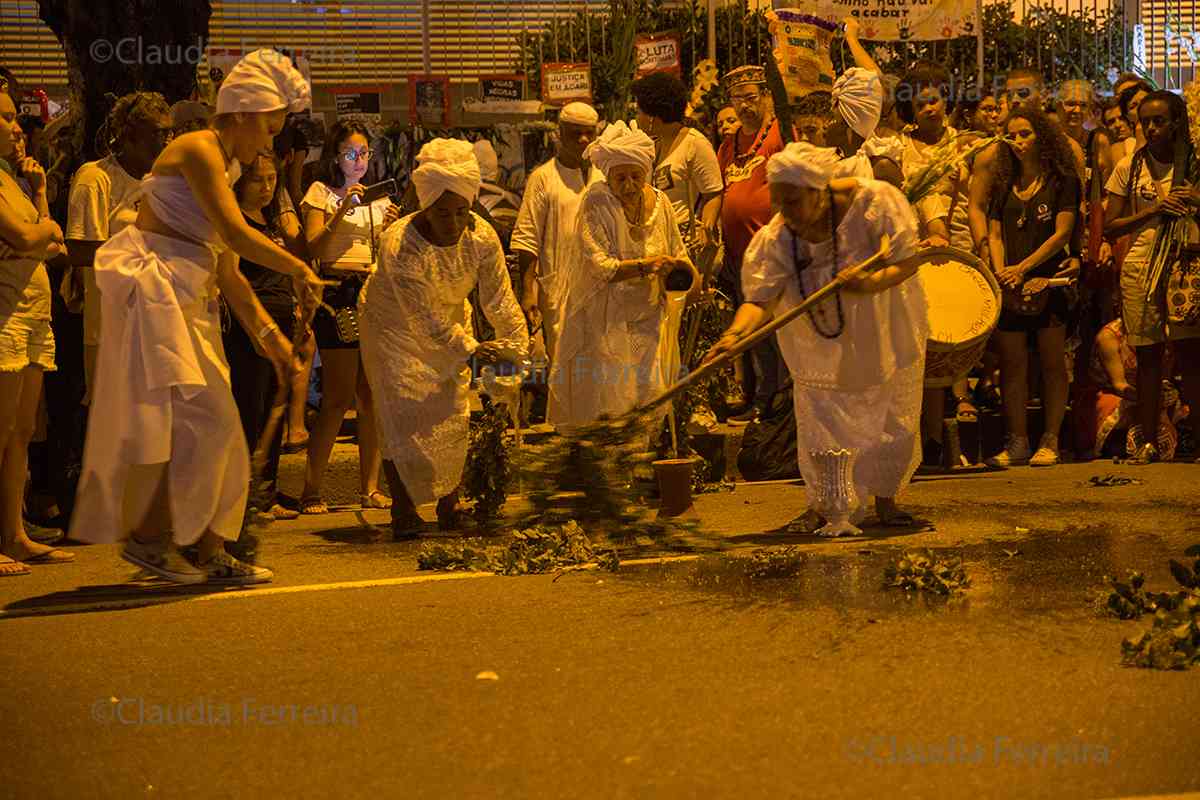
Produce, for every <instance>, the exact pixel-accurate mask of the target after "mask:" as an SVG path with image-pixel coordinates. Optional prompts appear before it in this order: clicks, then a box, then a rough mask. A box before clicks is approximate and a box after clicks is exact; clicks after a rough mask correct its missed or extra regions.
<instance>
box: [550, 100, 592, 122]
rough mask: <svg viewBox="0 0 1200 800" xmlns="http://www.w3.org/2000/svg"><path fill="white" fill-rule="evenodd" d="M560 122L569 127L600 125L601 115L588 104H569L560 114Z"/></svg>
mask: <svg viewBox="0 0 1200 800" xmlns="http://www.w3.org/2000/svg"><path fill="white" fill-rule="evenodd" d="M558 121H559V122H566V123H567V124H569V125H598V124H600V115H599V114H597V113H596V109H594V108H592V107H591V106H589V105H588V104H587V103H568V104H567V105H565V106H563V110H562V111H560V112H558Z"/></svg>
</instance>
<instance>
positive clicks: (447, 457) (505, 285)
mask: <svg viewBox="0 0 1200 800" xmlns="http://www.w3.org/2000/svg"><path fill="white" fill-rule="evenodd" d="M417 161H418V162H419V164H420V166H418V167H417V168H416V169H415V170H414V171H413V173H412V182H413V185H414V187H415V188H416V193H417V199H418V201H419V202H420V205H421V210H420V211H418V212H417V213H415V214H411V215H409V216H407V217H404V218H403V219H401V220H400V221H398V222H397V223H396V224H394V225H392V226H391V227H390V228H388V230H387V232H386V233H384V235H383V240H382V242H381V243H380V260H379V269H378V271H377V272H375V273H374V274H373V275H372V276H371V277H370V278H369V279H368V280H367V284H366V286H365V287H364V288H363V292H362V300H361V301H360V309H361V312H362V319H361V328H360V335H361V346H362V356H363V366H364V368H365V369H366V372H367V378H368V379H369V380H370V382H371V389H372V391H373V393H374V397H375V400H376V414H377V418H378V423H379V432H380V446H381V449H382V451H383V457H384V462H383V473H384V476H385V477H386V478H387V481H388V487H389V488H390V489H391V492H392V499H393V503H392V533H393V536H394V537H395V538H397V539H406V538H412V537H413V536H415V535H416V534H417V533H418V532H419V531H420V530H421V529H422V527H423V525H424V523H423V521H422V519H421V517H420V515H419V514H418V513H417V505H418V504H421V503H426V502H430V501H432V500H434V499H437V500H438V504H437V516H438V525H439V527H441V528H442V529H443V530H453V529H454V528H457V527H458V526H459V520H458V513H457V509H456V506H457V504H458V486H459V483H460V482H461V480H462V471H463V465H464V463H465V461H466V456H467V430H468V429H467V422H468V418H469V408H468V404H467V400H468V394H467V391H468V388H469V386H470V383H471V370H470V369H469V368H468V366H467V362H468V361H469V360H474V361H476V362H477V363H483V364H493V363H496V362H499V361H508V362H515V361H519V360H521V359H522V358H523V357H524V353H525V351H526V349H527V348H528V346H529V336H528V334H527V333H526V330H525V318H524V316H522V314H521V307H520V305H519V304H518V303H517V299H516V296H515V295H514V294H513V290H512V285H511V284H510V283H509V278H508V270H507V269H506V268H505V264H504V251H503V250H502V249H501V247H500V239H499V237H497V235H496V232H495V231H494V230H493V229H492V227H491V226H490V225H488V224H487V223H486V222H484V221H483V219H482V218H481V217H480V216H478V215H477V214H475V213H473V212H472V211H471V206H472V204H473V203H474V202H475V198H476V195H477V194H478V193H479V184H480V173H479V164H478V162H477V161H476V160H475V154H474V151H473V149H472V147H471V144H470V143H469V142H465V141H461V140H458V139H434V140H433V141H431V142H429V143H428V144H426V145H425V146H424V147H422V148H421V152H420V154H419V155H418V156H417ZM476 286H478V287H479V299H480V305H481V306H482V307H483V309H484V314H485V315H486V316H487V319H488V321H489V322H490V323H491V324H492V327H494V328H495V329H496V340H495V341H490V342H479V341H476V339H475V337H474V336H473V335H472V333H471V330H470V322H469V317H468V315H467V312H466V300H467V297H468V296H469V295H470V294H471V290H473V289H474V288H476Z"/></svg>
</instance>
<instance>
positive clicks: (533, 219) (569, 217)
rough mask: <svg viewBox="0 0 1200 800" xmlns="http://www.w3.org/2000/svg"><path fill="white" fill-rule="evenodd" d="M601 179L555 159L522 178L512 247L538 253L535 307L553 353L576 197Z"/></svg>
mask: <svg viewBox="0 0 1200 800" xmlns="http://www.w3.org/2000/svg"><path fill="white" fill-rule="evenodd" d="M603 180H604V177H603V176H602V175H601V174H600V170H598V169H596V168H595V167H592V168H591V169H590V170H589V171H588V175H587V178H586V180H585V179H584V176H583V172H582V171H581V170H577V169H570V168H568V167H564V166H563V165H562V163H561V162H560V161H559V160H558V159H557V158H554V159H551V160H550V161H548V162H546V163H545V164H542V165H541V166H540V167H538V168H537V169H535V170H534V171H533V174H531V175H530V176H529V180H528V181H527V182H526V183H525V194H524V196H523V197H522V199H521V210H520V211H519V212H518V213H517V223H516V227H514V228H513V233H512V242H511V246H512V249H513V250H518V251H524V252H526V253H530V254H532V255H534V256H536V257H537V260H538V266H537V269H538V275H537V280H538V309H539V310H540V311H541V313H542V325H543V333H544V335H545V339H546V354H547V355H549V356H551V357H553V356H554V349H555V347H556V346H557V345H558V334H559V331H560V330H561V329H562V316H563V303H564V300H565V298H566V293H567V285H566V274H567V269H568V261H569V259H570V254H571V248H572V242H574V241H575V238H576V228H575V225H576V221H577V219H578V217H579V202H580V200H581V199H582V197H583V193H584V191H585V190H587V188H588V187H589V186H591V185H593V184H595V183H598V182H600V181H603Z"/></svg>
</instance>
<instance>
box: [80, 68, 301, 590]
mask: <svg viewBox="0 0 1200 800" xmlns="http://www.w3.org/2000/svg"><path fill="white" fill-rule="evenodd" d="M309 98H310V92H309V87H308V83H307V82H306V81H305V80H304V78H303V77H302V76H301V75H300V73H299V72H297V71H296V70H295V68H293V67H292V63H291V61H290V60H288V59H287V58H286V57H284V56H282V55H280V54H279V53H276V52H274V51H273V50H256V51H254V52H252V53H250V54H248V55H247V56H245V57H244V58H243V59H242V60H241V61H239V62H238V63H237V65H236V66H235V67H234V68H233V69H232V70H231V71H230V73H229V75H228V77H226V78H225V81H224V83H222V84H221V89H220V92H219V93H218V95H217V108H216V115H215V116H214V117H213V118H212V122H211V127H209V128H207V129H205V130H201V131H195V132H193V133H188V134H185V135H184V136H180V137H179V138H177V139H175V141H173V142H172V143H171V144H169V145H167V147H166V148H165V149H164V150H163V151H162V153H161V154H160V155H159V157H158V158H157V159H156V160H155V162H154V166H153V167H152V168H151V170H150V175H149V176H148V177H147V178H146V179H145V180H144V181H143V182H142V186H141V198H140V200H141V202H140V205H139V211H138V216H137V220H136V222H134V223H133V224H132V225H129V226H127V227H126V228H124V229H123V230H122V231H121V232H120V233H118V234H117V235H115V236H113V237H112V238H111V239H109V240H108V242H107V243H105V244H104V245H103V246H102V247H101V248H100V249H99V250H97V251H96V259H95V269H96V285H97V286H98V287H99V288H100V293H101V295H100V296H101V314H100V319H101V330H100V345H99V351H98V353H97V356H96V365H97V369H96V386H95V390H94V392H93V395H92V404H91V410H90V421H91V424H89V425H88V431H87V445H86V448H85V451H84V457H83V475H82V477H81V479H80V483H79V498H78V501H77V503H76V505H75V514H74V517H73V520H72V532H71V536H72V538H75V539H81V540H85V541H92V542H112V541H117V540H120V539H125V538H126V537H128V540H127V541H126V543H125V547H124V550H123V551H122V558H124V559H125V560H126V561H129V562H130V563H132V564H135V565H137V566H139V567H141V568H143V569H145V570H148V571H150V572H152V573H154V574H156V575H158V576H160V577H162V578H166V579H168V580H172V581H176V582H178V583H201V582H205V581H207V582H210V583H220V584H251V583H262V582H265V581H269V580H271V578H272V574H271V571H270V570H267V569H264V568H262V567H256V566H254V565H252V564H246V563H244V562H242V561H239V560H237V559H236V558H234V557H233V556H231V555H229V554H228V553H226V552H225V550H224V548H223V542H224V541H228V540H235V539H237V538H238V536H239V534H240V532H241V529H242V519H243V517H244V516H245V511H246V498H247V494H248V490H249V487H250V454H249V451H248V449H247V446H246V439H245V436H244V435H243V433H242V426H241V424H240V422H239V420H238V410H237V405H236V403H235V402H234V399H233V394H232V393H231V391H230V385H229V364H228V362H227V361H226V359H225V352H224V348H223V347H222V343H221V323H220V319H219V315H218V310H217V308H218V304H217V295H218V293H219V294H221V295H223V296H224V298H225V300H226V302H227V303H228V304H229V307H230V310H231V311H232V312H233V315H234V317H235V318H236V319H237V321H238V322H239V323H240V324H241V325H242V326H243V327H244V328H245V329H246V331H247V333H249V334H250V337H251V341H252V342H253V343H254V346H255V347H256V348H259V349H260V352H261V353H262V354H263V355H264V356H266V357H267V358H268V359H270V360H271V362H272V364H273V365H274V367H275V370H276V374H277V375H278V377H279V378H280V380H286V379H287V378H288V371H289V369H291V368H292V367H293V364H292V348H291V343H290V342H289V341H288V339H287V337H285V336H284V335H283V334H282V333H281V332H280V330H279V325H278V324H276V323H275V322H274V321H273V320H272V319H271V317H270V315H268V313H267V311H266V310H265V309H264V308H263V306H262V304H261V303H260V302H259V301H258V298H257V297H255V295H254V291H253V289H252V288H251V287H250V284H249V283H247V281H246V279H245V277H243V276H242V274H241V273H240V272H239V271H238V269H237V265H238V256H242V257H243V258H247V259H249V260H251V261H253V262H255V263H256V264H260V265H262V266H263V267H266V268H267V269H271V270H274V271H277V272H282V273H285V274H288V275H290V276H292V279H293V281H294V284H293V285H294V286H295V288H296V290H297V291H298V292H299V293H300V294H301V296H305V297H307V296H309V295H310V294H311V293H313V292H314V291H319V290H320V288H321V284H320V281H319V279H318V278H317V276H316V275H314V274H313V272H312V270H310V269H309V268H308V266H307V265H306V264H305V263H304V262H303V261H301V260H299V259H298V258H296V257H295V256H293V255H292V254H291V253H289V252H287V251H286V250H284V249H283V248H282V247H280V246H279V245H277V244H275V243H274V242H272V241H271V240H270V239H269V238H268V237H267V236H266V235H264V234H263V233H260V232H259V231H256V230H255V229H254V228H253V227H251V226H250V224H249V223H248V222H247V221H246V218H245V217H244V216H243V215H242V212H241V210H240V209H239V207H238V201H237V198H236V196H235V195H234V192H233V189H232V188H231V186H232V185H233V183H234V182H235V181H236V180H237V179H238V177H239V176H240V174H241V170H242V164H246V165H250V164H252V163H253V162H254V160H255V159H256V158H257V157H258V156H259V154H260V153H263V152H269V151H270V147H271V140H272V138H274V136H275V135H276V134H277V133H278V132H279V130H280V128H282V127H283V121H284V116H285V115H286V113H287V112H288V111H289V110H293V111H296V110H299V109H301V108H304V107H307V106H308V104H309ZM172 539H173V540H174V544H175V545H176V546H177V547H181V546H186V545H192V544H197V545H198V548H197V557H196V559H197V561H196V563H195V564H192V563H189V562H188V560H186V559H185V558H184V557H183V556H182V554H181V553H179V551H178V549H176V548H171V547H170V544H171V541H172Z"/></svg>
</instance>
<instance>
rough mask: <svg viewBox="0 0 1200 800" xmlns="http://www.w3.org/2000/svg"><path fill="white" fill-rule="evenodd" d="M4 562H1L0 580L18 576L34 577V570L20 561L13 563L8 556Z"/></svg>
mask: <svg viewBox="0 0 1200 800" xmlns="http://www.w3.org/2000/svg"><path fill="white" fill-rule="evenodd" d="M4 558H5V560H4V561H0V578H12V577H16V576H17V575H32V574H33V570H31V569H30V568H29V567H27V566H25V565H24V564H22V563H21V562H20V561H13V560H12V559H11V558H8V557H7V556H5V557H4Z"/></svg>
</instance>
